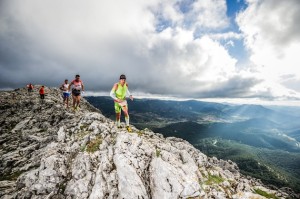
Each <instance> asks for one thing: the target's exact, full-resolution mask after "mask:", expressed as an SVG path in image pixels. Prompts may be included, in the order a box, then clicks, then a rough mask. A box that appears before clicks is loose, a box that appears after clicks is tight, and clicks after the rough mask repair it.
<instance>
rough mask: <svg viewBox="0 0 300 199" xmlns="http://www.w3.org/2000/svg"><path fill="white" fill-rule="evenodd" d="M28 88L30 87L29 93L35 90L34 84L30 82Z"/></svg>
mask: <svg viewBox="0 0 300 199" xmlns="http://www.w3.org/2000/svg"><path fill="white" fill-rule="evenodd" d="M27 89H28V93H31V92H32V90H33V85H32V84H31V83H29V84H28V85H27Z"/></svg>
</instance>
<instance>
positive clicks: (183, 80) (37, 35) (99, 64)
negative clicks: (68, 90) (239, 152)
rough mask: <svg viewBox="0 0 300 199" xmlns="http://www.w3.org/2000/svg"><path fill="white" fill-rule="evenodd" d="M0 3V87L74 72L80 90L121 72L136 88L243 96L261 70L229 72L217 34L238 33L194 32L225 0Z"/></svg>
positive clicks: (107, 84)
mask: <svg viewBox="0 0 300 199" xmlns="http://www.w3.org/2000/svg"><path fill="white" fill-rule="evenodd" d="M185 4H186V5H185ZM183 5H185V6H187V8H186V10H185V11H183V10H182V6H183ZM0 9H1V10H0V11H1V12H0V27H1V29H0V43H1V46H0V52H1V54H0V67H1V73H0V85H1V86H2V87H8V86H12V87H15V86H20V85H23V84H26V83H28V81H33V82H34V83H39V84H46V85H49V86H56V85H59V84H61V81H62V80H64V79H65V78H69V79H71V78H73V76H74V75H75V74H76V73H80V75H81V77H82V79H83V81H84V83H85V85H86V88H87V89H88V90H91V91H98V92H106V91H109V90H110V89H111V86H112V85H113V83H114V82H115V81H117V80H118V76H119V75H120V74H121V73H125V74H126V75H127V76H128V81H129V84H130V88H131V89H133V90H135V91H142V92H143V93H152V94H161V95H172V96H185V97H220V96H221V97H223V96H228V97H251V96H253V95H255V94H256V93H255V92H256V91H253V89H252V88H253V86H255V85H256V84H257V83H258V82H260V81H261V79H263V78H264V77H263V76H261V77H258V78H257V77H255V75H253V73H250V72H248V73H247V75H245V74H243V71H239V72H237V70H236V66H235V65H236V62H237V60H236V59H234V58H233V57H231V56H230V54H229V53H228V51H227V49H226V47H224V46H223V45H222V44H221V43H220V42H219V40H221V39H238V38H239V37H240V36H239V35H238V34H236V33H232V32H229V33H225V34H219V35H218V34H215V35H214V37H215V38H214V39H212V38H211V35H209V34H208V35H206V34H205V32H203V35H202V36H201V37H198V38H194V35H195V33H196V32H197V31H204V30H217V31H219V30H222V31H220V32H223V29H224V28H226V27H227V26H228V25H229V20H228V18H227V17H226V3H225V0H198V1H171V0H168V1H158V0H153V1H141V0H122V1H120V2H115V1H98V0H90V1H88V2H87V1H83V0H66V1H58V0H48V1H36V0H28V1H26V3H25V2H24V1H16V0H11V1H5V3H3V4H2V6H1V8H0ZM241 16H242V15H241ZM241 18H242V17H241ZM241 21H242V20H241ZM158 26H162V27H163V28H160V29H159V31H157V30H158ZM241 27H242V24H241ZM244 34H245V37H246V38H247V34H246V31H244ZM216 38H217V39H216ZM249 48H250V47H249ZM16 71H17V72H18V73H17V72H16ZM245 73H246V72H245ZM262 90H263V89H262ZM261 93H263V94H265V93H266V92H265V91H262V92H261ZM271 93H272V92H269V94H271ZM257 95H259V93H258V94H257Z"/></svg>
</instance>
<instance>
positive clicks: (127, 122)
mask: <svg viewBox="0 0 300 199" xmlns="http://www.w3.org/2000/svg"><path fill="white" fill-rule="evenodd" d="M125 122H126V126H129V116H128V117H125Z"/></svg>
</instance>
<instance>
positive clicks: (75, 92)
mask: <svg viewBox="0 0 300 199" xmlns="http://www.w3.org/2000/svg"><path fill="white" fill-rule="evenodd" d="M72 94H73V95H74V96H80V94H81V91H80V90H76V89H73V90H72Z"/></svg>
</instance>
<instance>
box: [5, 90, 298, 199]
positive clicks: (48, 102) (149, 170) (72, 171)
mask: <svg viewBox="0 0 300 199" xmlns="http://www.w3.org/2000/svg"><path fill="white" fill-rule="evenodd" d="M36 88H37V87H36ZM47 90H48V91H49V92H48V94H47V96H46V97H45V98H46V99H45V100H44V101H40V100H39V98H38V92H37V89H35V90H34V92H33V93H31V95H28V93H27V90H26V89H25V88H22V89H17V90H15V91H6V92H5V91H2V92H0V99H1V105H0V113H1V116H0V117H1V121H0V123H1V127H0V130H1V135H0V144H1V145H0V155H1V156H0V176H1V179H0V197H1V198H80V199H84V198H91V199H102V198H105V199H107V198H109V199H114V198H125V199H134V198H140V199H142V198H143V199H147V198H149V199H150V198H153V199H164V198H166V199H168V198H170V199H173V198H263V196H260V195H257V194H255V191H254V190H255V189H260V190H263V191H265V192H267V193H272V194H275V195H276V196H277V197H279V198H285V197H288V196H293V197H294V195H292V194H293V193H291V192H289V193H287V191H286V190H288V189H282V190H271V189H269V188H267V187H266V186H264V185H263V184H262V183H261V182H260V181H259V180H256V179H252V178H250V179H249V178H247V177H245V176H243V175H241V174H240V172H239V169H238V167H237V165H236V164H235V163H234V162H232V161H224V160H218V159H217V158H209V157H207V156H206V155H205V154H203V153H201V152H200V151H199V150H197V149H195V148H194V147H193V146H192V145H191V144H189V143H188V142H186V141H185V140H182V139H180V138H174V137H170V138H164V137H163V136H162V135H161V134H158V133H154V132H152V131H150V130H149V129H144V130H138V129H136V128H134V127H133V132H132V133H128V132H127V131H126V130H125V128H124V129H117V128H116V127H115V124H114V122H113V121H111V120H110V119H107V118H105V117H104V116H103V115H102V114H101V112H100V111H99V110H97V109H95V108H94V107H93V106H91V105H90V104H89V103H87V102H86V100H84V99H83V100H82V102H81V107H80V110H79V111H76V112H74V111H72V110H71V109H66V108H65V107H64V106H63V104H62V98H61V93H60V91H59V90H58V89H56V88H47ZM112 108H113V107H112ZM296 197H298V196H296Z"/></svg>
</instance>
